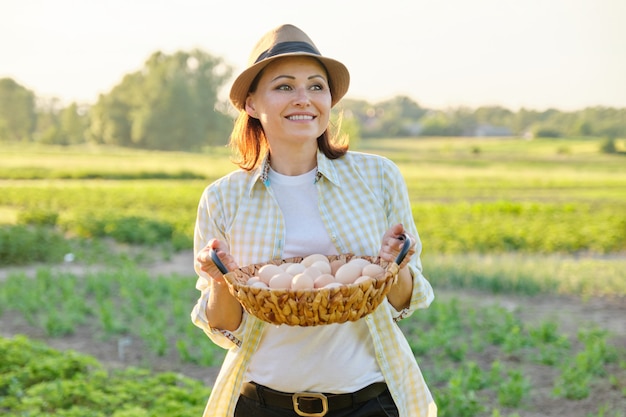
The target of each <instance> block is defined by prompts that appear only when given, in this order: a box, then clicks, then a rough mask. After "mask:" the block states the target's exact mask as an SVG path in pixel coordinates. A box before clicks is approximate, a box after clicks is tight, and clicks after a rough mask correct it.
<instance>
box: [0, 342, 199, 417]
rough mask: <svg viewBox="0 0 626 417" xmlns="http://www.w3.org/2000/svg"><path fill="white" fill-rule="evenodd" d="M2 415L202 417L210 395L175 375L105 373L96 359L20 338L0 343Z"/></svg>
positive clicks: (131, 370) (0, 400)
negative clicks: (190, 416) (0, 359)
mask: <svg viewBox="0 0 626 417" xmlns="http://www.w3.org/2000/svg"><path fill="white" fill-rule="evenodd" d="M0 356H1V357H2V358H3V359H2V362H1V363H0V411H2V413H3V415H5V414H6V415H11V416H28V415H36V416H53V415H54V416H59V417H106V416H115V417H122V416H127V417H130V416H133V417H136V416H146V417H160V416H173V417H183V416H189V415H201V414H202V410H203V409H204V406H205V403H206V398H207V397H208V394H209V390H208V389H207V388H205V387H204V386H203V385H202V383H201V382H199V381H195V380H192V379H190V378H185V377H183V376H181V375H177V374H174V373H161V374H153V373H151V372H148V371H145V370H140V369H135V368H129V369H126V370H123V371H112V372H107V371H105V370H104V369H103V367H102V366H101V365H100V364H99V363H98V362H97V361H96V360H95V359H94V358H91V357H89V356H85V355H79V354H77V353H75V352H73V351H66V352H60V351H56V350H53V349H50V348H48V347H46V346H45V345H43V344H41V343H38V342H34V341H31V340H28V339H27V338H25V337H23V336H17V337H15V338H13V339H5V338H0Z"/></svg>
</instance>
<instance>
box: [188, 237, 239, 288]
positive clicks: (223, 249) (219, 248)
mask: <svg viewBox="0 0 626 417" xmlns="http://www.w3.org/2000/svg"><path fill="white" fill-rule="evenodd" d="M211 250H214V251H215V253H216V254H217V257H218V258H219V259H220V261H222V263H223V264H224V266H225V267H226V269H228V270H229V271H232V270H234V269H237V268H239V266H237V263H236V262H235V260H234V259H233V257H232V256H231V255H230V252H229V249H228V245H227V244H226V243H225V242H222V241H221V240H217V239H211V240H210V241H209V243H208V244H207V245H206V246H205V247H204V248H203V249H202V250H201V251H200V252H198V256H197V257H196V263H197V266H198V268H199V269H200V270H201V271H203V272H206V273H207V274H208V275H209V277H211V279H213V280H214V281H217V282H220V283H223V282H224V276H223V275H222V273H221V272H220V270H219V269H218V268H217V266H216V265H215V263H214V262H213V260H212V259H211V255H210V252H211Z"/></svg>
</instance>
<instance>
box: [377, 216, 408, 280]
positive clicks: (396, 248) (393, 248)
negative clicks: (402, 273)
mask: <svg viewBox="0 0 626 417" xmlns="http://www.w3.org/2000/svg"><path fill="white" fill-rule="evenodd" d="M405 238H406V239H410V240H411V245H410V246H409V251H408V252H407V254H406V256H405V257H404V259H403V260H402V262H401V263H400V265H399V267H400V269H403V268H404V267H405V266H406V265H407V264H408V263H409V261H410V260H411V257H412V256H413V255H414V254H415V238H414V237H413V236H411V235H410V234H409V233H408V232H406V231H405V230H404V226H402V224H400V223H398V224H396V225H394V226H391V228H390V229H389V230H387V231H386V232H385V234H384V235H383V241H382V245H381V247H380V252H379V253H378V256H380V258H381V259H383V260H385V261H388V262H395V261H396V259H397V258H398V255H399V254H400V251H401V250H402V247H403V246H404V239H405Z"/></svg>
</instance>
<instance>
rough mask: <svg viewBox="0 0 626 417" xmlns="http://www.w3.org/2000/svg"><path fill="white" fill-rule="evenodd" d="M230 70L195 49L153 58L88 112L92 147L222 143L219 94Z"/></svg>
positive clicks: (226, 120)
mask: <svg viewBox="0 0 626 417" xmlns="http://www.w3.org/2000/svg"><path fill="white" fill-rule="evenodd" d="M230 74H231V69H230V67H228V66H226V65H225V64H223V62H222V60H221V59H218V58H215V57H213V56H211V55H209V54H207V53H205V52H202V51H200V50H198V49H196V50H193V51H192V52H177V53H175V54H173V55H167V54H164V53H162V52H156V53H154V54H152V55H151V56H150V57H149V58H148V60H147V61H146V63H145V65H144V68H143V69H142V70H141V71H139V72H136V73H133V74H129V75H127V76H126V77H124V79H123V80H122V82H121V83H120V84H119V85H118V86H116V87H114V88H113V90H112V91H111V92H110V93H109V94H107V95H102V96H100V98H99V100H98V102H97V103H96V105H95V106H94V108H93V109H92V111H91V123H90V129H89V133H90V138H91V140H93V141H95V142H100V143H106V144H115V145H120V146H134V147H142V148H150V149H161V150H198V149H201V148H202V147H203V146H206V145H211V144H221V143H226V141H227V139H228V133H229V131H230V127H231V125H232V119H231V117H230V116H228V115H226V114H224V113H222V112H219V111H217V110H216V108H217V107H218V106H219V104H220V103H218V97H217V95H218V90H219V88H220V87H221V86H222V85H223V84H224V82H225V81H226V80H227V79H228V78H229V77H230Z"/></svg>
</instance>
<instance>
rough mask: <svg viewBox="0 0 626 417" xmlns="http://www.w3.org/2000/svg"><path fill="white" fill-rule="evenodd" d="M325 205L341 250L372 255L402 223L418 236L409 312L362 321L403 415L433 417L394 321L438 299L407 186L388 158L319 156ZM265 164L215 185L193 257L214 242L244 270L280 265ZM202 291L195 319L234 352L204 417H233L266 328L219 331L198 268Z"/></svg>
mask: <svg viewBox="0 0 626 417" xmlns="http://www.w3.org/2000/svg"><path fill="white" fill-rule="evenodd" d="M317 168H318V175H317V176H316V186H317V189H318V198H319V209H320V214H321V217H322V220H323V222H324V224H325V225H326V229H327V230H328V232H329V235H330V238H331V240H332V241H333V243H334V244H335V246H336V248H337V251H338V252H339V253H353V254H355V255H358V256H364V255H376V254H377V253H378V251H379V250H380V245H381V239H382V236H383V234H384V233H385V232H386V231H387V230H388V229H389V228H390V227H391V226H392V225H394V224H397V223H402V224H403V225H404V227H405V229H406V230H407V231H408V232H409V233H411V234H413V236H416V237H417V240H418V241H417V244H416V255H414V256H413V258H412V259H411V262H410V263H409V268H410V270H411V273H412V275H413V293H412V296H411V302H410V306H409V307H408V308H407V309H405V310H403V311H396V310H395V309H394V308H393V307H392V306H391V304H390V303H389V302H384V303H382V304H381V305H380V306H379V307H378V308H377V309H376V310H375V311H374V312H373V313H371V314H369V315H368V316H366V317H365V318H363V320H366V322H367V325H368V328H369V331H370V334H371V337H372V340H373V343H374V348H375V351H376V357H377V361H378V364H379V366H380V368H381V370H382V373H383V376H384V378H385V380H386V382H387V385H388V386H389V390H390V391H391V394H392V396H393V398H394V400H395V403H396V405H397V407H398V409H399V411H400V416H402V417H426V416H428V417H432V416H436V414H437V409H436V406H435V404H434V402H433V399H432V396H431V394H430V391H429V389H428V387H427V386H426V383H425V381H424V379H423V377H422V373H421V371H420V369H419V366H418V365H417V362H416V360H415V357H414V356H413V353H412V351H411V348H410V347H409V344H408V342H407V340H406V338H405V336H404V335H403V333H402V332H401V330H400V328H399V327H398V326H397V324H396V323H395V321H397V320H399V319H401V318H404V317H407V316H408V315H410V314H411V313H412V312H413V311H414V310H416V309H419V308H426V307H428V306H429V305H430V303H431V302H432V300H433V298H434V295H433V291H432V288H431V286H430V284H429V282H428V281H427V280H426V279H425V278H424V276H423V275H422V266H421V261H420V259H419V254H420V252H421V242H420V241H419V237H418V233H417V230H416V227H415V222H414V220H413V217H412V214H411V205H410V202H409V198H408V193H407V189H406V184H405V182H404V179H403V177H402V175H401V173H400V171H399V169H398V167H397V166H396V165H395V164H394V163H392V162H391V161H390V160H388V159H386V158H384V157H381V156H377V155H370V154H364V153H358V152H352V151H351V152H348V153H347V154H346V155H345V156H344V157H342V158H339V159H336V160H329V159H327V158H326V157H325V156H324V155H323V154H322V153H320V152H318V155H317ZM268 170H269V163H268V160H267V158H266V159H265V161H264V163H263V164H262V165H261V166H260V167H259V168H257V169H255V170H253V171H251V172H246V171H243V170H237V171H234V172H232V173H231V174H229V175H227V176H225V177H223V178H221V179H219V180H218V181H216V182H214V183H213V184H211V185H209V186H208V187H207V188H206V189H205V190H204V193H203V194H202V197H201V199H200V203H199V207H198V216H197V219H196V228H195V241H194V252H195V253H198V252H199V251H200V250H201V249H202V248H204V247H205V246H206V244H207V243H208V241H209V240H210V239H212V238H218V239H221V240H223V241H225V242H227V243H228V245H229V247H230V252H231V254H232V255H233V257H234V259H235V260H236V262H237V264H238V265H242V266H243V265H249V264H256V263H264V262H267V261H268V260H270V259H281V258H283V256H282V251H283V245H284V242H285V223H284V219H283V218H282V215H281V211H280V208H279V207H278V204H277V203H276V200H275V199H274V197H273V194H272V188H271V185H270V184H269V180H268V176H267V174H268ZM196 272H197V273H198V275H199V278H198V281H197V284H196V288H198V290H200V291H201V296H200V299H199V300H198V303H197V304H196V306H195V307H194V309H193V311H192V313H191V319H192V321H193V323H194V324H195V325H196V326H198V327H200V328H201V329H203V330H204V332H205V333H206V334H207V335H208V337H209V338H210V339H211V340H212V341H213V342H214V343H216V344H217V345H219V346H221V347H223V348H225V349H228V353H227V355H226V358H225V360H224V364H223V365H222V368H221V370H220V373H219V375H218V377H217V380H216V382H215V385H214V386H213V389H212V392H211V396H210V398H209V401H208V404H207V407H206V409H205V412H204V417H209V416H210V417H231V416H233V414H234V409H235V405H236V403H237V399H238V393H239V392H240V389H241V384H242V383H243V377H244V374H245V372H246V369H247V367H248V364H249V362H250V358H251V356H252V355H253V354H254V352H255V350H256V348H257V345H258V343H259V340H260V338H261V334H262V332H263V328H264V326H265V325H266V323H265V322H263V321H261V320H259V319H257V318H256V317H254V316H252V315H249V314H247V313H246V312H245V310H244V312H243V318H242V322H241V325H240V326H239V328H238V329H237V330H236V331H234V332H228V331H223V330H219V329H213V328H211V327H210V326H209V324H208V322H207V318H206V313H205V311H206V303H207V300H208V292H209V285H208V281H207V279H208V277H207V276H206V275H205V274H204V273H203V272H202V271H199V270H197V271H196Z"/></svg>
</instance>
